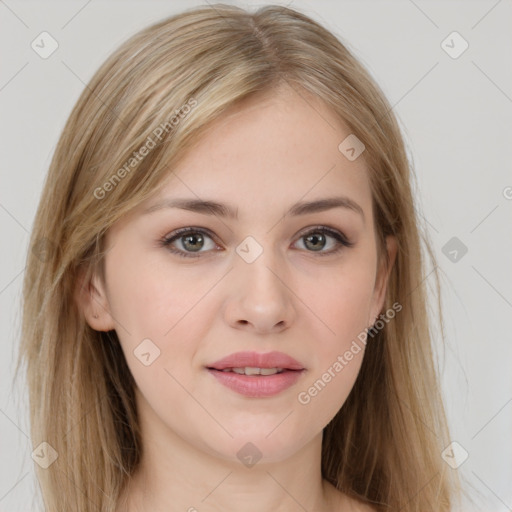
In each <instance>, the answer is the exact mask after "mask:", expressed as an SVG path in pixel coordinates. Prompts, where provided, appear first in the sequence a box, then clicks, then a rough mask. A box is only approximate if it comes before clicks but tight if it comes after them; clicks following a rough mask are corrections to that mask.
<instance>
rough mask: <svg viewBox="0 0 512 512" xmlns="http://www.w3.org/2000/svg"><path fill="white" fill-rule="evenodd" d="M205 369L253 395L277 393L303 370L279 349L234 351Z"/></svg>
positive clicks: (218, 378)
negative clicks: (263, 351) (276, 350)
mask: <svg viewBox="0 0 512 512" xmlns="http://www.w3.org/2000/svg"><path fill="white" fill-rule="evenodd" d="M206 369H207V370H208V372H209V373H210V374H211V375H213V376H214V377H215V378H216V380H217V381H218V382H220V383H221V384H223V385H224V386H226V387H227V388H229V389H231V390H233V391H235V392H237V393H238V394H241V395H244V396H247V397H253V398H263V397H270V396H274V395H276V394H278V393H281V392H282V391H284V390H285V389H287V388H289V387H291V386H292V385H294V384H295V383H296V382H297V380H298V379H299V378H300V376H301V375H303V374H304V373H305V372H306V369H305V368H304V366H303V365H302V364H301V363H299V362H298V361H297V360H295V359H293V358H292V357H290V356H288V355H287V354H283V353H281V352H270V353H267V354H258V353H256V352H238V353H236V354H232V355H230V356H228V357H225V358H224V359H221V360H220V361H217V362H216V363H213V364H211V365H208V366H206Z"/></svg>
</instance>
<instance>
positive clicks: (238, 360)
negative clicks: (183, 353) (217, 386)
mask: <svg viewBox="0 0 512 512" xmlns="http://www.w3.org/2000/svg"><path fill="white" fill-rule="evenodd" d="M246 366H251V367H253V368H283V369H286V370H304V369H305V368H304V365H302V364H301V363H299V361H297V360H296V359H294V358H293V357H291V356H289V355H288V354H285V353H283V352H267V353H265V354H260V353H258V352H235V353H234V354H231V355H229V356H227V357H224V358H223V359H220V360H219V361H216V362H215V363H212V364H209V365H207V368H208V369H215V370H224V369H225V368H244V367H246Z"/></svg>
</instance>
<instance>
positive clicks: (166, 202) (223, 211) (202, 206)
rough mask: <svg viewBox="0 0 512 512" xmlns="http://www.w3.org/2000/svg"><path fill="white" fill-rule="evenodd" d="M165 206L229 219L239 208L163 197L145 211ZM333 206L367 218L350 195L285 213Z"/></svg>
mask: <svg viewBox="0 0 512 512" xmlns="http://www.w3.org/2000/svg"><path fill="white" fill-rule="evenodd" d="M163 208H179V209H182V210H188V211H191V212H196V213H201V214H204V215H218V216H220V217H225V218H229V219H238V208H237V209H236V210H235V209H234V208H233V207H231V206H229V205H227V204H224V203H219V202H217V201H212V200H202V199H181V198H173V199H163V200H162V201H159V202H158V203H156V204H154V205H152V206H150V207H149V208H147V209H146V210H144V212H143V213H144V214H149V213H153V212H155V211H157V210H161V209H163ZM333 208H345V209H348V210H352V211H354V212H356V213H358V214H359V215H361V217H362V218H363V221H364V220H365V216H364V211H363V209H362V208H361V206H359V204H358V203H356V202H355V201H354V200H352V199H350V198H349V197H344V196H339V197H326V198H322V199H317V200H315V201H308V202H304V201H303V202H298V203H295V204H294V205H293V206H292V207H291V208H290V209H289V210H288V211H287V212H286V213H285V216H286V215H291V216H298V215H308V214H311V213H318V212H324V211H327V210H331V209H333Z"/></svg>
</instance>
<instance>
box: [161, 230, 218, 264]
mask: <svg viewBox="0 0 512 512" xmlns="http://www.w3.org/2000/svg"><path fill="white" fill-rule="evenodd" d="M206 238H209V239H210V240H211V241H212V242H213V239H212V236H211V235H210V234H209V233H208V231H206V230H205V229H202V228H193V227H188V228H182V229H178V230H177V231H174V232H173V233H171V234H170V235H168V236H166V237H164V238H163V240H161V244H162V245H163V246H164V247H167V248H168V249H169V250H170V251H171V252H172V253H174V254H177V255H178V256H182V257H184V258H197V257H199V254H197V255H196V254H194V253H199V252H201V249H202V248H203V247H204V244H205V239H206ZM175 242H178V245H180V246H181V249H176V247H175V245H174V244H175ZM213 246H214V247H213V249H214V250H215V246H216V245H215V243H213ZM189 251H190V252H189ZM202 252H205V251H202Z"/></svg>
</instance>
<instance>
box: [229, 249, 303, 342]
mask: <svg viewBox="0 0 512 512" xmlns="http://www.w3.org/2000/svg"><path fill="white" fill-rule="evenodd" d="M280 263H281V264H280ZM228 278H229V291H228V297H227V299H226V301H227V302H226V304H225V310H224V314H225V318H226V321H227V322H228V324H229V325H230V326H231V327H233V328H235V329H244V330H248V331H251V332H253V333H258V334H265V333H274V334H275V333H277V332H280V331H283V330H286V329H288V328H289V327H290V326H291V325H292V323H293V321H294V318H295V315H296V311H295V306H294V294H293V285H292V283H291V278H290V274H289V272H287V269H286V268H285V265H284V264H282V262H281V260H280V259H279V258H278V257H277V256H276V255H275V253H274V252H273V251H272V250H270V249H265V250H264V251H263V252H262V254H261V255H260V256H259V257H258V258H256V260H255V261H253V262H252V263H249V262H247V261H245V260H244V259H243V258H242V257H237V258H236V259H235V262H234V268H233V270H232V271H231V272H230V273H229V276H228Z"/></svg>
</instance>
